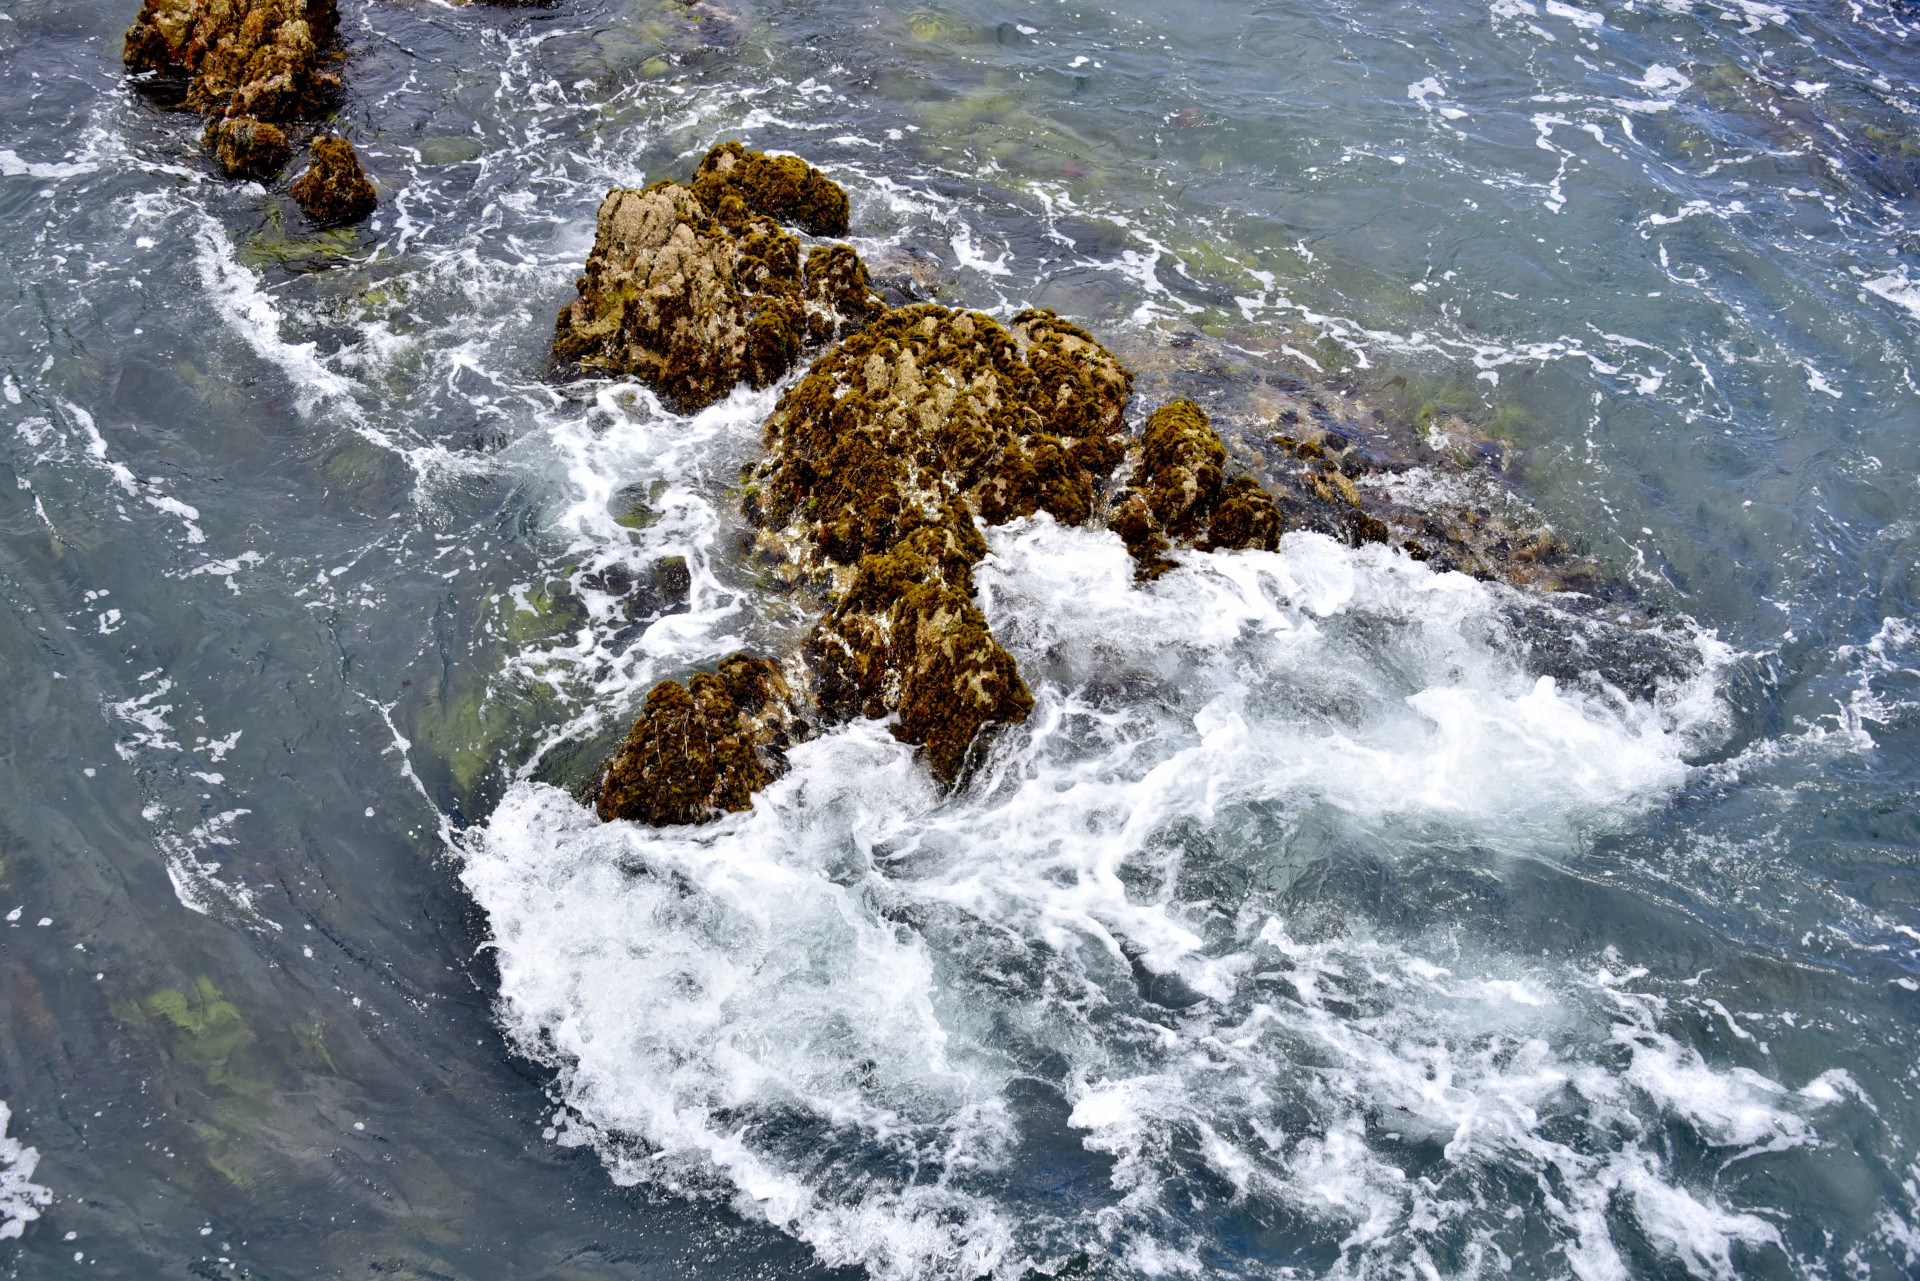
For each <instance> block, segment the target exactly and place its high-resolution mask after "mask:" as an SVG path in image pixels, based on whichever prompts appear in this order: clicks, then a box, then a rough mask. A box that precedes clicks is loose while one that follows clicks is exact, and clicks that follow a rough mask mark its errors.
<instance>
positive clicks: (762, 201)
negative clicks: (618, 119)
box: [693, 142, 847, 236]
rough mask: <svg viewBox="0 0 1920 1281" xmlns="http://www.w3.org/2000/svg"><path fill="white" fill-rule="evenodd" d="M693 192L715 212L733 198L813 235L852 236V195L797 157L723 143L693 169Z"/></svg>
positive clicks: (761, 213) (775, 219) (759, 212)
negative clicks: (849, 208)
mask: <svg viewBox="0 0 1920 1281" xmlns="http://www.w3.org/2000/svg"><path fill="white" fill-rule="evenodd" d="M693 192H694V194H695V195H696V196H698V197H699V198H700V200H701V202H702V203H703V204H705V205H706V206H707V208H708V209H711V210H712V211H713V212H714V213H716V214H718V213H719V212H720V210H721V207H722V206H723V205H725V204H726V202H727V199H728V198H729V197H734V198H737V199H739V200H740V201H741V202H742V203H743V204H744V205H745V206H746V207H747V209H748V211H749V212H752V213H756V214H760V215H761V216H763V217H767V218H771V219H773V220H774V221H775V222H785V223H791V224H793V225H794V226H796V227H799V228H800V229H801V230H802V231H804V232H806V233H807V234H808V235H810V236H844V235H846V234H847V193H846V192H845V191H843V190H841V188H840V185H839V184H838V183H836V182H834V181H833V180H832V179H831V178H829V177H827V176H826V175H825V174H823V173H821V172H820V171H819V170H818V169H815V168H814V167H813V166H812V165H810V164H808V163H807V162H806V161H804V160H802V159H800V158H799V157H798V156H769V155H766V154H764V153H762V152H758V151H748V150H747V149H746V148H745V147H743V146H741V145H740V144H739V143H737V142H723V143H721V144H720V145H719V146H717V147H715V148H714V149H713V150H712V151H709V152H708V153H707V155H706V158H705V159H704V160H702V161H701V162H700V167H699V169H697V170H695V171H694V175H693Z"/></svg>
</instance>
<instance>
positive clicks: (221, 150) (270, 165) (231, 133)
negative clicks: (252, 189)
mask: <svg viewBox="0 0 1920 1281" xmlns="http://www.w3.org/2000/svg"><path fill="white" fill-rule="evenodd" d="M206 143H207V146H209V147H210V148H212V150H213V155H214V158H215V159H216V160H218V161H219V162H220V167H221V168H222V169H224V170H225V171H226V174H227V177H229V178H260V179H267V178H271V177H273V176H274V175H275V174H277V173H279V172H280V171H281V170H282V169H284V168H285V167H286V164H287V161H289V160H291V159H293V144H292V143H290V142H288V141H287V135H286V133H285V132H284V131H282V130H281V128H280V127H279V126H278V125H272V124H268V123H267V122H266V121H264V120H255V119H254V118H253V117H252V116H220V117H217V118H216V119H214V120H211V121H209V122H208V124H207V133H206Z"/></svg>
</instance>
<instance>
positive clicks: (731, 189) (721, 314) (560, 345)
mask: <svg viewBox="0 0 1920 1281" xmlns="http://www.w3.org/2000/svg"><path fill="white" fill-rule="evenodd" d="M729 148H730V149H729ZM716 157H717V158H718V159H717V160H716ZM782 159H785V158H782ZM794 163H795V164H797V165H798V166H799V168H800V169H801V170H802V171H804V174H803V178H805V179H806V180H805V181H795V182H793V183H790V184H787V185H781V184H779V183H776V182H774V181H773V180H772V179H771V178H767V177H765V176H764V171H767V170H769V167H771V170H773V171H777V172H778V173H780V174H783V175H785V176H786V177H787V178H792V177H793V175H792V174H791V173H790V172H788V170H787V168H786V167H784V166H783V165H782V164H781V163H780V162H779V161H778V160H776V159H774V158H769V157H765V156H761V155H759V154H758V153H756V152H746V151H742V150H741V149H740V147H739V144H737V143H733V144H728V146H727V147H717V148H715V149H714V151H713V152H711V153H709V155H708V157H707V159H706V161H704V162H702V168H701V176H700V177H698V178H696V180H695V182H696V185H695V186H694V187H686V186H682V185H680V184H678V183H672V182H663V183H656V184H655V185H654V186H652V187H649V188H647V189H646V190H645V191H633V190H615V191H611V192H609V193H608V194H607V198H606V199H605V200H604V201H603V202H602V203H601V205H600V212H599V217H598V220H597V225H596V230H595V235H594V243H593V251H592V253H591V254H590V255H589V256H588V258H587V269H586V272H585V274H583V275H582V276H581V277H580V279H579V280H578V281H577V282H576V289H577V291H578V295H579V296H578V297H577V298H575V300H574V301H573V302H572V303H570V304H568V306H567V307H565V308H564V309H562V311H561V312H560V316H559V320H558V323H557V324H556V327H555V335H554V341H553V352H552V365H553V368H554V369H555V371H556V372H557V373H559V374H561V375H563V376H564V375H568V374H579V373H606V374H624V375H629V376H632V377H636V378H639V379H640V380H641V381H643V382H645V383H646V384H647V385H648V386H650V387H652V388H653V389H654V390H655V391H656V392H658V393H659V395H660V397H661V399H662V400H663V401H664V402H665V403H666V404H667V405H668V406H670V407H671V408H673V409H675V410H677V411H679V412H682V413H691V412H693V411H694V410H697V409H700V408H703V407H704V406H706V405H710V404H712V403H713V402H714V401H716V400H719V399H720V398H722V397H723V396H725V395H726V394H727V393H728V392H729V391H731V390H732V389H733V388H734V387H735V386H736V385H738V384H741V383H745V384H746V385H748V386H750V387H766V386H770V385H771V384H772V383H774V382H776V381H778V380H779V379H780V378H782V377H784V376H785V375H786V374H787V373H788V372H790V371H791V370H792V369H793V367H794V366H795V365H796V364H797V363H798V362H799V360H800V357H801V354H802V352H803V351H804V350H806V349H807V348H808V347H810V346H818V345H819V344H821V343H825V342H830V341H832V340H833V339H835V338H837V337H840V336H842V335H844V334H846V333H850V332H852V331H854V330H856V329H858V328H859V327H860V326H862V325H864V324H866V323H867V321H868V320H870V319H871V318H872V317H874V316H875V315H877V314H879V312H880V311H881V310H882V309H883V308H884V306H885V304H884V303H882V302H881V301H880V298H879V296H878V295H877V294H875V293H874V292H873V290H872V287H871V285H870V284H869V282H868V280H867V275H866V268H865V267H864V266H862V265H861V263H860V259H859V257H858V255H856V254H855V253H854V252H853V251H852V250H851V249H849V248H847V247H846V246H845V245H821V246H816V247H814V248H813V249H812V250H811V251H810V252H809V253H807V254H806V256H805V265H804V267H803V266H802V254H801V245H800V242H799V241H798V240H797V239H795V238H794V237H793V236H792V235H790V234H789V233H787V232H786V231H784V230H782V229H781V227H780V226H779V225H778V223H776V222H775V221H774V219H773V218H772V217H770V216H768V214H766V213H764V212H759V210H761V209H763V208H764V209H774V210H778V211H780V212H781V213H782V214H783V215H791V216H796V217H798V216H800V215H802V214H805V215H807V216H808V217H809V218H811V219H813V220H812V222H811V224H810V225H834V224H831V222H830V220H829V221H828V222H822V221H820V220H819V219H818V218H817V217H814V215H817V214H818V213H819V211H820V208H821V207H822V206H832V205H833V204H834V202H833V201H831V200H828V199H827V198H826V197H825V196H823V195H821V194H820V191H819V187H820V185H821V184H824V186H825V187H828V188H832V192H833V194H835V195H837V196H838V204H837V207H838V209H839V210H840V217H839V222H838V224H837V225H838V226H839V227H840V228H841V229H843V230H844V228H845V221H846V220H845V208H846V196H845V194H844V193H841V192H840V189H839V188H838V187H835V186H834V185H833V183H832V182H830V181H829V180H828V179H826V178H825V177H824V176H822V175H820V174H818V173H817V172H815V171H814V170H811V169H808V168H807V166H806V165H805V164H804V163H802V162H798V161H796V162H794ZM756 174H759V175H762V176H761V177H760V178H759V179H757V180H756V181H753V182H748V181H746V178H747V177H748V176H751V175H756ZM702 182H705V184H706V185H705V187H704V188H702V187H701V186H700V185H699V184H700V183H702ZM789 188H791V190H789ZM796 192H797V193H800V194H794V193H796ZM807 193H811V194H807ZM749 197H751V199H749Z"/></svg>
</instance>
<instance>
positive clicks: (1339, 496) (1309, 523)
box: [1107, 397, 1388, 578]
mask: <svg viewBox="0 0 1920 1281" xmlns="http://www.w3.org/2000/svg"><path fill="white" fill-rule="evenodd" d="M1276 439H1280V438H1276ZM1290 444H1292V445H1293V447H1294V449H1295V457H1296V458H1297V459H1298V460H1299V461H1300V462H1301V463H1303V464H1304V466H1302V467H1300V468H1299V470H1298V471H1297V472H1295V473H1291V474H1290V478H1293V479H1295V482H1296V483H1295V484H1293V485H1291V486H1288V487H1287V488H1286V489H1283V491H1282V501H1275V499H1274V496H1273V495H1272V494H1271V493H1269V492H1268V490H1267V489H1266V488H1264V487H1262V485H1261V483H1260V481H1259V480H1257V479H1255V478H1254V477H1253V476H1250V475H1241V476H1236V477H1234V478H1233V479H1232V480H1228V479H1227V477H1226V465H1227V448H1226V445H1225V443H1224V442H1223V441H1222V440H1221V439H1220V434H1219V433H1218V432H1216V431H1215V430H1214V429H1213V425H1212V423H1211V422H1210V421H1209V419H1208V417H1207V413H1206V411H1205V410H1203V409H1201V408H1200V406H1199V405H1197V404H1195V403H1194V402H1193V401H1191V400H1189V399H1187V398H1185V397H1181V398H1179V399H1177V400H1172V401H1169V402H1167V403H1166V404H1164V405H1162V406H1161V407H1160V408H1158V409H1156V410H1154V411H1153V413H1152V414H1151V415H1150V416H1149V417H1148V418H1147V427H1146V431H1145V433H1144V434H1143V435H1142V437H1141V439H1140V444H1139V456H1138V458H1137V460H1136V461H1135V463H1134V470H1133V474H1132V476H1131V477H1130V478H1129V480H1128V485H1127V488H1126V489H1124V490H1122V491H1121V493H1120V494H1118V495H1116V496H1115V499H1114V502H1113V505H1112V509H1111V511H1110V513H1109V515H1108V517H1107V527H1108V528H1109V529H1111V530H1113V531H1114V532H1115V533H1117V534H1119V535H1120V538H1121V541H1123V542H1124V543H1126V545H1127V550H1128V551H1129V552H1131V553H1132V554H1133V558H1134V560H1135V562H1136V563H1137V565H1138V569H1137V572H1138V574H1139V576H1140V577H1141V578H1158V577H1159V576H1160V575H1161V574H1164V573H1166V572H1167V570H1169V569H1172V568H1173V565H1174V562H1173V561H1171V560H1169V559H1167V557H1166V552H1167V551H1168V550H1169V549H1170V548H1171V547H1172V546H1173V545H1174V544H1175V543H1187V544H1189V545H1191V546H1194V547H1198V548H1199V549H1200V550H1202V551H1235V550H1244V549H1247V548H1257V549H1259V550H1262V551H1272V550H1274V549H1275V548H1277V547H1278V546H1279V545H1280V536H1281V535H1282V534H1283V533H1285V532H1286V531H1287V530H1289V529H1317V530H1319V531H1321V532H1325V533H1331V534H1334V535H1335V536H1337V537H1340V538H1342V539H1344V540H1345V541H1346V542H1347V543H1349V544H1350V545H1353V546H1358V545H1359V544H1360V543H1363V542H1384V541H1386V540H1387V537H1388V532H1387V528H1386V526H1385V525H1383V524H1382V523H1381V522H1380V521H1379V520H1377V519H1375V518H1374V517H1373V516H1371V515H1369V514H1368V513H1367V511H1366V510H1365V508H1364V507H1363V505H1362V500H1361V495H1360V491H1359V489H1358V488H1357V487H1356V486H1355V485H1354V483H1353V481H1352V479H1351V478H1349V477H1348V476H1347V475H1346V474H1345V473H1344V472H1342V471H1341V470H1340V469H1339V468H1338V467H1337V466H1335V465H1334V464H1332V463H1331V462H1329V461H1328V460H1327V458H1326V455H1325V452H1324V451H1323V450H1322V449H1321V448H1320V447H1319V446H1317V445H1312V444H1302V443H1300V442H1290Z"/></svg>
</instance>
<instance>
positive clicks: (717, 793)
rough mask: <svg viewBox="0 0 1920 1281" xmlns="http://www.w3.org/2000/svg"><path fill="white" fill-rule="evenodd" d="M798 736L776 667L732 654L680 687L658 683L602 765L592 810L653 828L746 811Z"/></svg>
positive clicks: (789, 700) (799, 725)
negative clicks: (715, 670) (796, 735)
mask: <svg viewBox="0 0 1920 1281" xmlns="http://www.w3.org/2000/svg"><path fill="white" fill-rule="evenodd" d="M804 728H805V727H804V724H803V723H802V722H800V721H799V719H798V717H797V716H796V715H795V712H794V699H793V692H792V690H790V689H789V688H788V686H787V682H786V678H785V677H784V676H783V675H782V674H781V671H780V668H779V665H778V664H776V663H773V662H770V661H769V660H767V659H764V658H753V657H751V656H749V655H746V654H735V655H733V656H732V657H731V658H728V659H727V660H726V661H724V662H722V663H721V664H720V668H719V670H718V671H717V672H714V673H711V674H709V673H706V672H702V673H700V674H698V675H696V676H694V677H693V679H692V680H690V681H688V682H687V683H686V684H685V685H682V684H681V683H680V682H678V681H662V682H660V684H658V685H655V686H654V687H653V689H652V690H651V691H649V692H648V694H647V703H646V707H645V709H644V710H643V711H642V712H641V713H640V718H639V720H637V721H635V722H634V725H633V729H632V730H631V731H629V732H628V734H627V737H626V741H625V742H623V743H622V744H621V745H620V748H619V750H618V751H616V752H615V753H614V754H613V757H612V759H610V760H609V761H608V762H607V764H606V768H605V770H604V772H603V773H602V775H601V780H600V789H599V794H598V795H597V797H596V798H595V802H594V804H595V808H596V809H597V810H598V811H599V814H600V817H601V818H602V819H616V818H629V819H636V820H638V821H640V822H642V823H649V824H652V825H653V826H655V827H663V826H666V825H669V824H674V823H701V822H706V821H707V820H709V819H713V818H718V817H719V816H720V815H722V814H726V813H728V812H730V811H734V810H744V809H751V808H752V807H753V799H752V798H753V794H754V793H755V792H757V791H759V790H760V789H761V788H763V787H765V786H766V785H767V784H768V783H770V782H772V781H773V780H774V778H776V777H778V775H779V774H780V773H781V772H782V771H783V770H784V769H785V768H786V760H785V757H784V756H783V755H782V751H783V749H784V748H786V747H787V746H788V744H789V743H790V742H791V741H792V737H793V735H794V734H795V733H796V732H797V731H798V732H804Z"/></svg>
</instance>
